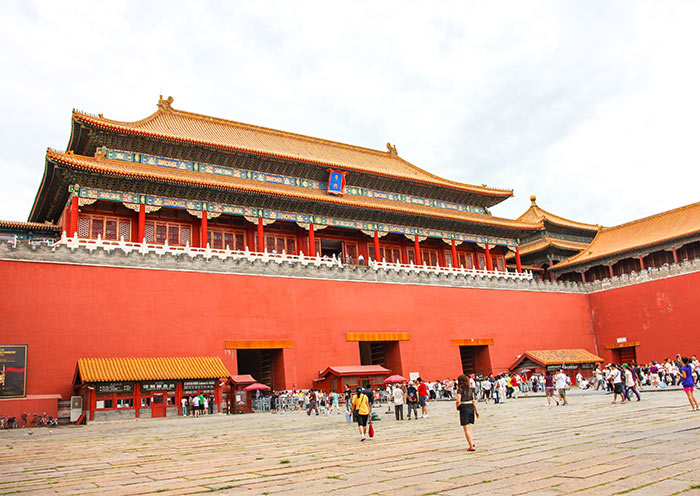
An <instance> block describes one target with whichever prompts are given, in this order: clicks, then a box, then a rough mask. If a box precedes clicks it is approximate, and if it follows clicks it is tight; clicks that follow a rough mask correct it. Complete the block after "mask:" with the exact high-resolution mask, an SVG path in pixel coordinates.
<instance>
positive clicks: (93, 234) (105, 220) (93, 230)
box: [78, 215, 131, 241]
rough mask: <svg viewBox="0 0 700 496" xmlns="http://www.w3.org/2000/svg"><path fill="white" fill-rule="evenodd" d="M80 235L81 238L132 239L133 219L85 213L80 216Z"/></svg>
mask: <svg viewBox="0 0 700 496" xmlns="http://www.w3.org/2000/svg"><path fill="white" fill-rule="evenodd" d="M78 236H79V237H81V238H89V239H97V238H98V236H99V237H101V238H102V239H109V240H114V241H118V240H120V239H121V238H124V240H125V241H129V240H130V239H131V221H130V220H129V219H121V218H118V217H103V216H97V215H85V216H80V217H79V218H78Z"/></svg>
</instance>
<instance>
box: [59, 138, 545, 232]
mask: <svg viewBox="0 0 700 496" xmlns="http://www.w3.org/2000/svg"><path fill="white" fill-rule="evenodd" d="M46 160H47V161H53V162H57V163H61V164H64V165H69V166H72V167H74V168H79V169H83V170H87V171H92V172H98V173H103V174H114V175H119V176H127V177H138V178H144V179H151V180H161V181H167V182H174V183H180V184H190V185H194V186H210V187H215V188H225V189H232V190H239V191H248V192H253V193H263V194H269V195H276V196H285V197H290V198H301V199H305V200H312V201H319V202H326V203H335V204H338V205H347V206H352V207H362V208H374V209H379V210H387V211H394V212H404V213H409V214H416V215H424V216H429V217H438V218H445V219H452V220H458V221H462V222H470V223H474V224H483V225H492V226H501V227H507V228H513V229H536V228H539V227H542V226H541V225H536V224H530V223H526V222H519V221H515V220H510V219H502V218H499V217H493V216H491V215H484V214H475V213H470V212H455V211H451V210H445V209H441V208H437V207H429V206H424V205H413V204H410V203H403V202H395V201H391V200H381V199H378V198H369V197H366V196H359V195H347V194H346V195H345V196H342V197H341V196H332V195H328V194H327V193H325V192H324V191H321V190H314V189H309V188H302V187H299V186H288V185H283V184H275V185H272V184H267V183H262V182H259V181H253V180H250V179H242V178H235V177H229V176H222V175H218V174H209V173H203V172H192V171H187V170H180V169H167V168H163V167H158V166H155V165H148V164H140V163H134V162H126V161H122V160H111V159H107V158H95V157H85V156H82V155H74V154H72V153H63V152H59V151H56V150H51V149H49V150H48V151H47V152H46Z"/></svg>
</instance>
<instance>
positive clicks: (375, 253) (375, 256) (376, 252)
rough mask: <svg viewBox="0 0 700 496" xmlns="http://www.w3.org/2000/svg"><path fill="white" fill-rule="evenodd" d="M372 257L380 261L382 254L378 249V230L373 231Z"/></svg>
mask: <svg viewBox="0 0 700 496" xmlns="http://www.w3.org/2000/svg"><path fill="white" fill-rule="evenodd" d="M374 259H375V260H376V261H377V262H381V261H382V255H381V252H380V251H379V231H374Z"/></svg>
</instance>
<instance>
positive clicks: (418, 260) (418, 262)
mask: <svg viewBox="0 0 700 496" xmlns="http://www.w3.org/2000/svg"><path fill="white" fill-rule="evenodd" d="M413 250H414V252H415V256H416V265H423V259H422V257H421V256H420V242H419V241H418V235H416V237H415V238H414V239H413Z"/></svg>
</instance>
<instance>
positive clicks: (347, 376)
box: [314, 365, 391, 393]
mask: <svg viewBox="0 0 700 496" xmlns="http://www.w3.org/2000/svg"><path fill="white" fill-rule="evenodd" d="M390 375H391V370H389V369H387V368H384V367H382V366H381V365H333V366H331V367H327V368H326V369H325V370H322V371H321V372H319V374H318V379H314V388H316V389H319V390H321V391H323V392H325V393H330V392H333V391H335V392H336V393H342V392H343V390H344V389H345V386H347V387H349V388H351V389H355V388H357V387H363V388H372V389H379V388H383V387H384V386H385V385H384V379H386V378H387V377H389V376H390Z"/></svg>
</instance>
